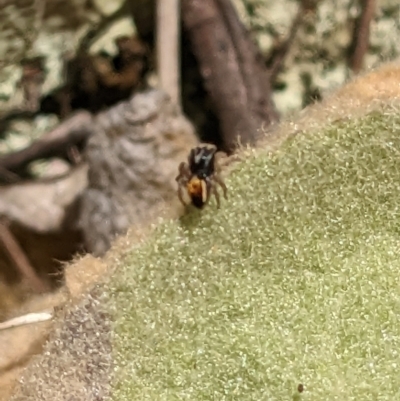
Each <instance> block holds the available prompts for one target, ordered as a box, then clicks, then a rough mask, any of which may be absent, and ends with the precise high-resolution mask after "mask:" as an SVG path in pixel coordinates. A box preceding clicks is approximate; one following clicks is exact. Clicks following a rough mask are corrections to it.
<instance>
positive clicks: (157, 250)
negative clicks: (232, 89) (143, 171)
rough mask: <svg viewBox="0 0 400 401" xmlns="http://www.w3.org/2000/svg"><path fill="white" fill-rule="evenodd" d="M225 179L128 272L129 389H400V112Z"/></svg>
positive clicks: (365, 395)
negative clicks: (224, 189)
mask: <svg viewBox="0 0 400 401" xmlns="http://www.w3.org/2000/svg"><path fill="white" fill-rule="evenodd" d="M226 182H227V185H228V187H229V196H230V198H229V201H228V202H226V201H225V202H224V203H223V204H222V207H221V209H220V210H217V209H216V207H215V202H212V203H211V204H210V205H209V207H208V208H206V209H205V210H204V211H203V212H201V213H199V212H197V211H193V212H191V213H190V214H189V215H187V216H185V217H183V218H182V219H181V220H179V221H173V222H167V223H164V224H162V225H160V226H158V227H157V228H156V229H155V232H154V233H153V234H152V235H151V236H150V238H149V239H148V240H147V241H146V242H145V243H144V244H143V245H142V246H141V247H139V248H137V249H135V250H132V252H131V253H130V254H129V256H128V257H127V259H126V260H125V262H124V265H123V267H122V268H121V270H120V271H118V272H117V273H116V274H115V276H114V278H113V281H112V282H111V289H110V295H111V297H112V304H113V308H115V310H117V312H116V315H115V317H116V320H115V334H114V351H115V358H116V362H117V365H118V368H117V370H116V382H115V390H114V399H115V400H118V401H125V400H130V401H132V400H152V401H156V400H218V401H220V400H240V401H250V400H254V401H260V400H279V401H283V400H293V399H300V400H302V399H304V400H310V401H311V400H315V401H321V400H324V401H327V400H341V401H344V400H357V401H359V400H388V401H389V400H390V401H392V400H396V399H400V377H399V375H398V369H399V366H400V323H399V321H400V274H399V273H400V259H399V251H400V220H399V217H400V207H399V205H400V201H399V199H400V198H399V195H400V114H398V113H397V112H396V111H394V110H387V111H382V112H375V113H373V114H370V115H367V116H365V117H363V118H361V119H358V120H349V121H341V122H339V123H336V124H333V125H330V126H328V127H326V128H325V129H324V130H323V131H320V132H314V133H302V134H300V135H297V136H296V137H294V138H292V139H290V140H289V141H287V142H286V144H285V145H284V146H282V147H281V148H280V150H279V151H277V152H275V153H273V154H268V152H266V151H262V150H257V151H255V152H254V153H253V154H252V155H250V156H249V157H247V158H246V159H245V160H244V161H242V162H240V163H239V164H237V165H236V167H235V168H234V170H233V171H232V173H231V174H230V175H229V177H227V179H226ZM299 383H302V384H303V385H304V392H303V393H301V394H299V393H297V386H298V384H299Z"/></svg>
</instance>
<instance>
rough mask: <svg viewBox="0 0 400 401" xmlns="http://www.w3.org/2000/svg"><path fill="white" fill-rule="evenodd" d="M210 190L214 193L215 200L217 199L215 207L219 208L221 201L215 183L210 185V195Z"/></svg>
mask: <svg viewBox="0 0 400 401" xmlns="http://www.w3.org/2000/svg"><path fill="white" fill-rule="evenodd" d="M211 192H212V193H213V194H214V196H215V200H216V201H217V209H219V208H220V206H221V201H220V197H219V193H218V191H217V188H216V186H215V185H213V186H212V187H211V190H210V195H211Z"/></svg>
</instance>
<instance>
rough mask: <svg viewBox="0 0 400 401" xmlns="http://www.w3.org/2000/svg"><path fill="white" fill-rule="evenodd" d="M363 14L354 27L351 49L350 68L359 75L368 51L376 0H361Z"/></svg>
mask: <svg viewBox="0 0 400 401" xmlns="http://www.w3.org/2000/svg"><path fill="white" fill-rule="evenodd" d="M359 3H360V7H361V13H360V16H359V18H357V20H356V22H355V25H354V32H353V41H352V44H351V47H350V51H351V55H350V68H351V69H352V71H353V72H354V73H356V74H357V73H359V72H360V71H361V69H362V66H363V61H364V56H365V53H366V52H367V50H368V44H369V30H370V25H371V21H372V19H373V17H374V14H375V0H361V1H360V2H359Z"/></svg>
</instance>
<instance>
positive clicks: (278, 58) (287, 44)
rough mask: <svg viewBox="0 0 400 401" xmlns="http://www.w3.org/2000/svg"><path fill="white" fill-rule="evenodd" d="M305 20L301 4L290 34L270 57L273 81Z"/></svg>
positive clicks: (270, 70)
mask: <svg viewBox="0 0 400 401" xmlns="http://www.w3.org/2000/svg"><path fill="white" fill-rule="evenodd" d="M303 20H304V7H303V6H300V7H299V9H298V11H297V14H296V16H295V17H294V19H293V22H292V26H291V27H290V31H289V34H288V36H287V38H286V40H284V41H283V42H282V43H281V44H280V45H279V46H278V47H277V48H275V49H274V50H273V52H272V54H271V55H270V57H269V60H270V62H269V63H270V67H269V77H270V80H271V82H274V81H275V79H276V77H277V75H278V74H279V72H280V71H281V70H282V67H283V64H284V62H285V60H286V57H287V55H288V54H289V51H290V49H291V48H292V45H293V43H294V39H295V37H296V34H297V32H298V30H299V28H300V26H301V24H302V23H303Z"/></svg>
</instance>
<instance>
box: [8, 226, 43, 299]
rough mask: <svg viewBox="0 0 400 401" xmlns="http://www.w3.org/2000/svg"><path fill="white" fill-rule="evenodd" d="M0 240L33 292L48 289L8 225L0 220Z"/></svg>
mask: <svg viewBox="0 0 400 401" xmlns="http://www.w3.org/2000/svg"><path fill="white" fill-rule="evenodd" d="M0 242H1V243H2V244H3V247H4V249H5V251H6V252H7V253H8V255H9V257H10V259H11V261H12V262H13V263H14V265H15V267H16V268H17V269H18V271H19V272H20V274H21V275H22V276H23V277H25V278H26V279H27V280H28V282H29V283H30V285H31V286H32V289H33V290H34V291H35V292H45V291H48V290H49V286H48V285H47V284H46V283H45V282H44V281H43V280H42V279H41V278H40V277H39V276H38V275H37V274H36V272H35V269H34V268H33V267H32V265H31V264H30V262H29V260H28V258H27V256H26V255H25V253H24V251H23V249H22V248H21V247H20V245H19V244H18V242H17V240H16V238H15V237H14V235H13V234H12V232H11V230H10V229H9V227H8V225H7V224H5V223H3V222H0Z"/></svg>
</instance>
